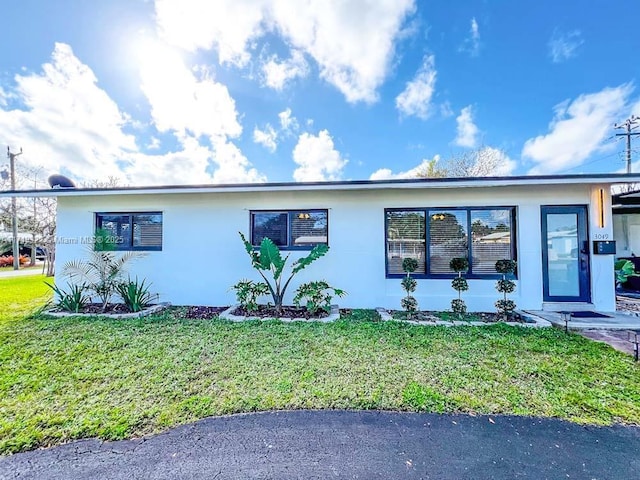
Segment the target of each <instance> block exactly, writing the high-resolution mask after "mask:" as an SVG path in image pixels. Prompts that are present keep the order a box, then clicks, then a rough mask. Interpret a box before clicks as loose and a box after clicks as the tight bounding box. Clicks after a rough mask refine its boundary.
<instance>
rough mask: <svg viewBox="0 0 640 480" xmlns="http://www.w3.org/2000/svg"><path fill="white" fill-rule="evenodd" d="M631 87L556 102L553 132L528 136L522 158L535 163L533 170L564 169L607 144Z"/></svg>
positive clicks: (545, 171) (581, 161) (544, 171)
mask: <svg viewBox="0 0 640 480" xmlns="http://www.w3.org/2000/svg"><path fill="white" fill-rule="evenodd" d="M632 90H633V87H632V86H631V85H629V84H625V85H621V86H619V87H616V88H605V89H603V90H602V91H600V92H597V93H591V94H585V95H581V96H579V97H578V98H576V99H575V100H573V101H572V102H569V101H568V100H567V101H565V102H562V103H560V104H558V105H556V107H555V108H554V112H555V117H554V119H553V120H552V121H551V124H550V125H549V129H550V132H549V133H547V134H546V135H540V136H538V137H536V138H531V139H529V140H527V141H526V143H525V144H524V148H523V149H522V156H523V158H529V159H531V160H533V161H534V162H535V163H536V165H535V167H533V168H532V169H531V171H530V173H533V174H542V173H556V172H561V171H563V170H566V169H569V168H572V167H576V166H579V165H581V164H582V163H583V162H584V160H585V159H587V158H588V157H589V156H590V155H591V154H593V153H595V152H598V151H601V150H602V149H603V148H605V146H604V145H603V141H604V140H605V139H606V138H607V137H608V136H609V135H610V132H611V126H612V125H613V124H614V123H615V122H616V121H617V120H618V118H619V117H620V115H622V113H623V110H624V108H625V105H626V104H627V99H628V97H629V95H630V94H631V92H632Z"/></svg>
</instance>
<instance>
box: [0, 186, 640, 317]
mask: <svg viewBox="0 0 640 480" xmlns="http://www.w3.org/2000/svg"><path fill="white" fill-rule="evenodd" d="M639 181H640V176H634V175H626V174H597V175H567V176H526V177H503V178H457V179H419V180H388V181H344V182H321V183H270V184H268V183H266V184H248V185H196V186H164V187H128V188H115V189H55V190H47V191H31V192H28V191H27V192H19V195H21V196H55V197H57V198H58V218H57V222H58V223H57V225H58V245H57V255H56V262H57V266H56V272H57V275H58V276H59V275H60V273H61V272H62V268H61V267H62V265H64V263H65V262H67V261H69V260H73V259H77V258H81V257H82V256H83V255H85V250H84V249H85V248H86V247H87V245H86V244H88V240H90V238H91V235H92V233H93V232H94V231H95V229H96V228H102V229H106V230H107V231H109V232H111V233H112V234H113V236H114V237H115V238H117V239H119V241H120V242H121V243H120V244H119V245H120V246H119V248H120V249H121V250H135V251H143V252H146V253H147V255H146V256H145V257H144V258H142V259H140V260H138V261H137V264H136V265H135V267H133V269H132V272H131V273H132V275H137V276H138V277H145V278H147V279H148V280H149V281H151V282H152V284H153V287H152V288H153V290H154V291H157V292H158V293H159V294H160V297H161V299H162V300H164V301H169V302H171V303H173V304H177V305H183V304H191V305H219V306H221V305H227V304H231V303H233V302H234V295H233V292H232V291H231V290H230V286H231V285H233V284H234V283H236V282H237V281H238V280H240V279H243V278H252V279H256V280H258V279H259V277H258V275H257V273H256V272H254V271H253V270H252V269H251V266H250V262H249V258H248V257H247V254H246V252H245V250H244V246H243V245H242V243H241V241H240V238H239V236H238V232H242V233H243V234H245V235H246V237H247V238H248V239H250V241H251V242H252V243H253V244H254V245H258V244H259V243H260V241H261V239H262V238H263V237H265V236H267V237H270V238H271V239H273V240H274V241H275V242H276V243H277V244H278V245H280V247H281V248H282V249H283V250H285V251H286V253H287V254H290V255H291V259H290V260H294V259H295V258H298V257H299V256H300V255H304V254H305V253H306V252H307V251H308V250H309V249H310V248H312V246H313V245H314V244H317V243H325V242H326V243H328V245H329V247H330V250H329V253H328V254H327V255H326V256H325V257H323V258H322V259H320V260H318V261H317V262H316V263H314V264H313V265H312V266H311V267H309V268H308V269H305V270H304V271H302V272H301V274H300V275H299V278H298V277H296V280H295V283H294V284H293V285H292V288H291V289H290V294H289V296H288V298H286V299H285V301H288V302H290V301H291V298H292V293H293V290H294V289H295V288H296V287H297V286H298V285H299V284H300V283H302V282H305V281H309V280H312V279H324V280H327V281H328V282H329V283H330V284H332V285H334V286H336V287H339V288H342V289H345V290H346V291H347V292H348V296H346V297H344V298H343V299H341V300H340V303H341V305H342V306H345V307H369V308H371V307H377V306H383V307H390V308H399V307H400V299H401V298H402V297H403V295H404V292H403V290H402V288H401V286H400V279H401V278H402V276H403V275H404V273H403V271H402V267H401V265H402V259H403V258H406V257H413V258H416V259H417V260H418V262H419V269H418V271H417V272H416V273H415V274H414V276H415V277H416V278H417V279H418V287H417V290H416V292H415V296H416V298H417V300H418V301H419V303H420V307H421V308H422V309H432V310H445V309H448V308H449V307H450V301H451V299H452V298H453V297H454V296H455V295H456V292H455V291H454V290H453V289H452V288H451V279H452V278H453V276H454V274H453V272H451V271H450V270H449V261H450V260H451V258H453V257H458V256H464V257H467V258H469V259H470V270H469V273H468V275H467V278H468V279H469V287H470V288H469V291H468V292H465V295H464V299H465V302H466V303H467V306H468V308H469V310H472V311H473V310H475V311H492V310H494V309H495V307H494V303H495V301H496V300H497V299H498V298H499V294H498V292H497V291H496V289H495V282H496V279H497V278H499V277H498V275H497V274H496V273H495V270H494V265H495V262H496V261H497V260H500V259H503V258H512V259H515V260H516V261H517V265H518V268H517V274H516V283H517V289H516V291H515V292H514V293H513V294H512V295H510V298H512V299H513V300H515V302H516V304H517V305H518V307H519V308H522V309H541V308H543V307H545V308H549V309H562V308H569V309H582V310H584V309H597V310H602V311H613V310H614V309H615V291H614V272H613V262H614V256H613V255H612V254H603V255H600V254H595V253H594V249H593V241H596V240H597V241H602V240H609V241H610V240H612V238H613V223H612V212H611V196H610V193H609V192H610V188H611V185H613V184H619V183H630V182H639ZM9 194H10V192H5V193H2V194H0V196H9ZM83 243H84V244H85V245H83ZM57 280H58V281H59V282H60V281H61V280H62V279H61V278H57Z"/></svg>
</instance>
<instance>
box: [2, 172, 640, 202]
mask: <svg viewBox="0 0 640 480" xmlns="http://www.w3.org/2000/svg"><path fill="white" fill-rule="evenodd" d="M619 183H640V174H591V175H584V174H580V175H537V176H534V175H526V176H514V177H465V178H427V179H397V180H345V181H333V182H276V183H236V184H231V183H230V184H213V185H212V184H203V185H159V186H139V187H117V188H54V189H47V190H13V191H12V190H9V191H4V192H0V198H2V197H71V196H74V197H75V196H108V195H151V194H194V193H248V192H277V191H281V192H282V191H287V192H288V191H323V190H325V191H341V190H393V189H431V188H434V189H443V188H474V187H475V188H480V187H485V188H486V187H512V186H527V185H579V184H610V185H613V184H619Z"/></svg>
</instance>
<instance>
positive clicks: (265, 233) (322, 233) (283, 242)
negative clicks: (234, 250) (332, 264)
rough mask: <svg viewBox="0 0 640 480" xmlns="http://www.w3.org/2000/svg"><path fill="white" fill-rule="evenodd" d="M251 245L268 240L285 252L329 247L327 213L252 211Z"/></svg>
mask: <svg viewBox="0 0 640 480" xmlns="http://www.w3.org/2000/svg"><path fill="white" fill-rule="evenodd" d="M250 216H251V244H252V245H253V246H255V247H258V246H260V243H261V242H262V239H263V238H265V237H267V238H270V239H271V240H273V243H275V244H276V245H278V246H279V247H281V248H284V249H311V248H313V247H314V246H315V245H319V244H327V243H328V238H329V221H328V220H329V212H328V210H278V211H251V213H250Z"/></svg>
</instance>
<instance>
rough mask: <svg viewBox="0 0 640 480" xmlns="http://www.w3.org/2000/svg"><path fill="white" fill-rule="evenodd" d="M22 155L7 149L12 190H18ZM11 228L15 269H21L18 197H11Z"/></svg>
mask: <svg viewBox="0 0 640 480" xmlns="http://www.w3.org/2000/svg"><path fill="white" fill-rule="evenodd" d="M20 155H22V148H21V149H20V153H11V149H10V148H9V147H7V156H8V157H9V170H11V190H13V191H15V190H16V157H18V156H20ZM11 214H12V216H13V219H12V220H11V226H12V227H13V269H14V270H19V269H20V246H19V244H18V207H17V205H16V197H11Z"/></svg>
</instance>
